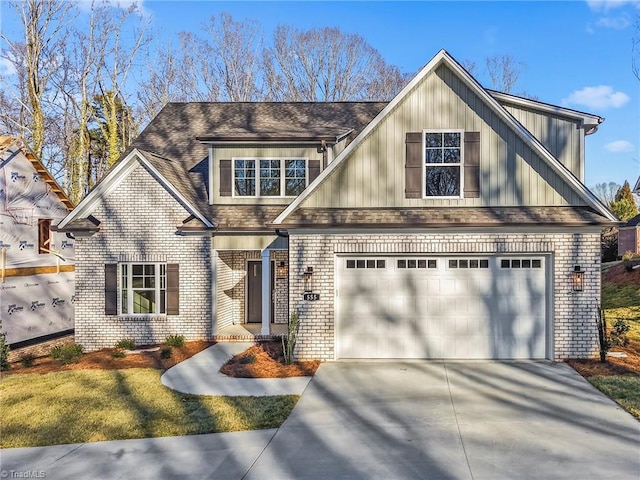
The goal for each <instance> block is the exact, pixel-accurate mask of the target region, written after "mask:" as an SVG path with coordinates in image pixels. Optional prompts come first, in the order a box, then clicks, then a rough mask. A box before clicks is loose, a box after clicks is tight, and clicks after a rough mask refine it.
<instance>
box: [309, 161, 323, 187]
mask: <svg viewBox="0 0 640 480" xmlns="http://www.w3.org/2000/svg"><path fill="white" fill-rule="evenodd" d="M318 175H320V160H309V183H311V182H313V181H314V180H315V179H316V178H318Z"/></svg>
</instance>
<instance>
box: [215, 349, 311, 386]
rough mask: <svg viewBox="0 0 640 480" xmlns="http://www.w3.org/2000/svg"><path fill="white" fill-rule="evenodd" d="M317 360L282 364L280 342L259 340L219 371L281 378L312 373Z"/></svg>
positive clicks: (249, 376)
mask: <svg viewBox="0 0 640 480" xmlns="http://www.w3.org/2000/svg"><path fill="white" fill-rule="evenodd" d="M318 366H320V361H319V360H313V361H308V362H294V363H292V364H291V365H285V364H284V355H283V353H282V343H281V342H261V343H258V344H256V345H254V346H252V347H250V348H249V349H247V350H245V351H244V352H242V353H239V354H238V355H235V356H234V357H233V358H232V359H231V360H229V361H228V362H227V363H225V364H224V365H223V366H222V368H221V369H220V371H221V372H222V373H224V374H225V375H228V376H230V377H240V378H283V377H304V376H309V375H313V374H314V373H315V372H316V370H317V369H318Z"/></svg>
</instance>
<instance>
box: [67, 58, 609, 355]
mask: <svg viewBox="0 0 640 480" xmlns="http://www.w3.org/2000/svg"><path fill="white" fill-rule="evenodd" d="M602 121H603V119H602V118H601V117H599V116H597V115H592V114H588V113H583V112H578V111H574V110H569V109H566V108H562V107H557V106H553V105H548V104H545V103H541V102H538V101H533V100H528V99H525V98H521V97H517V96H513V95H507V94H503V93H498V92H493V91H488V90H486V89H484V88H483V87H482V86H481V85H480V84H479V83H478V82H477V81H476V80H475V79H474V78H473V77H472V76H471V75H470V74H469V73H468V72H467V71H466V70H465V69H464V68H463V67H462V66H461V65H460V64H459V63H457V62H456V61H455V60H454V59H453V58H452V57H451V56H450V55H449V54H448V53H447V52H446V51H444V50H443V51H440V52H439V53H438V54H437V55H436V56H435V57H434V58H433V59H432V60H431V61H430V62H429V63H428V64H427V65H426V66H425V67H424V68H423V69H422V70H421V71H420V72H419V73H418V74H417V75H416V77H415V78H414V79H413V80H412V81H411V82H410V83H409V84H408V85H407V86H406V87H405V88H404V89H403V90H402V91H401V92H400V93H399V94H398V95H397V96H396V97H395V98H394V99H393V100H392V101H391V102H388V103H379V102H339V103H171V104H168V105H167V106H166V107H165V108H164V109H163V110H162V111H161V112H160V113H159V114H158V116H157V117H156V118H155V119H154V120H153V121H152V122H151V123H150V124H149V126H148V127H147V128H146V129H145V130H144V131H143V132H142V133H141V134H140V136H139V137H138V139H137V140H136V141H135V142H134V143H133V145H132V147H131V148H130V149H129V150H128V151H127V152H125V154H124V155H123V157H122V159H121V160H120V162H119V163H118V164H117V165H116V166H115V167H114V168H113V169H112V170H111V171H110V172H109V173H108V175H107V176H106V177H105V178H104V179H103V180H102V181H101V182H100V183H99V184H98V185H97V186H96V187H95V188H94V189H93V191H92V192H91V193H90V194H89V195H87V197H86V198H85V199H84V200H83V201H82V202H81V203H80V205H78V207H77V208H76V209H75V210H74V211H73V212H72V213H71V214H70V215H69V216H68V217H67V218H66V219H65V220H64V221H63V222H61V224H60V228H61V229H63V230H65V231H69V232H72V233H73V234H74V235H75V238H76V239H77V244H76V258H77V261H76V286H77V293H76V339H77V341H78V342H80V343H82V344H83V345H84V346H85V347H86V348H87V349H88V350H91V349H97V348H101V347H109V346H113V344H115V342H117V341H118V340H120V339H122V338H125V337H132V338H135V339H136V341H137V342H138V343H155V342H160V341H162V340H163V339H164V337H165V336H166V335H168V334H176V333H177V334H183V335H184V336H185V337H186V338H187V339H212V338H223V336H224V335H225V332H229V331H230V329H233V328H236V327H238V326H239V325H240V326H242V325H245V326H249V325H251V324H254V325H259V326H260V328H259V333H260V334H263V335H269V334H270V333H272V332H273V331H274V330H275V329H276V328H277V325H278V324H286V322H287V321H288V318H289V316H290V315H291V313H292V312H294V311H297V312H298V313H299V316H300V330H299V340H298V344H297V348H296V356H297V358H299V359H306V358H319V359H323V360H333V359H340V358H463V359H466V358H500V359H512V358H514V359H515V358H526V359H544V358H546V359H551V360H553V359H563V358H569V357H588V356H592V355H595V354H597V351H598V343H597V335H596V327H595V318H596V314H597V309H598V305H599V303H600V243H599V236H600V229H601V228H602V226H603V225H610V224H612V223H613V222H615V218H614V217H613V216H612V214H611V213H610V212H609V211H608V210H607V208H606V207H605V206H604V205H603V204H602V203H601V202H600V201H599V200H598V199H597V198H596V197H595V196H594V195H593V194H592V193H591V192H590V191H589V190H588V189H587V188H586V187H585V185H584V152H585V137H586V136H587V135H589V134H592V133H594V132H595V131H596V130H597V128H598V126H599V124H600V123H601V122H602ZM234 325H235V327H234ZM252 330H255V329H252Z"/></svg>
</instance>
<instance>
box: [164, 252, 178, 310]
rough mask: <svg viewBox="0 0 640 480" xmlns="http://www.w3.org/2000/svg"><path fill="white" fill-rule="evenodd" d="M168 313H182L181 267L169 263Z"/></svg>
mask: <svg viewBox="0 0 640 480" xmlns="http://www.w3.org/2000/svg"><path fill="white" fill-rule="evenodd" d="M167 315H180V268H179V265H178V264H177V263H168V264H167Z"/></svg>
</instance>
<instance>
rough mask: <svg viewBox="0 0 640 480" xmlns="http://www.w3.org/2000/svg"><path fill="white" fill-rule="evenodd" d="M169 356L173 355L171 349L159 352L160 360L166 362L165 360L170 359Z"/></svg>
mask: <svg viewBox="0 0 640 480" xmlns="http://www.w3.org/2000/svg"><path fill="white" fill-rule="evenodd" d="M171 355H173V349H172V348H171V347H164V348H163V349H162V350H160V358H162V359H164V360H166V359H167V358H171Z"/></svg>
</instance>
